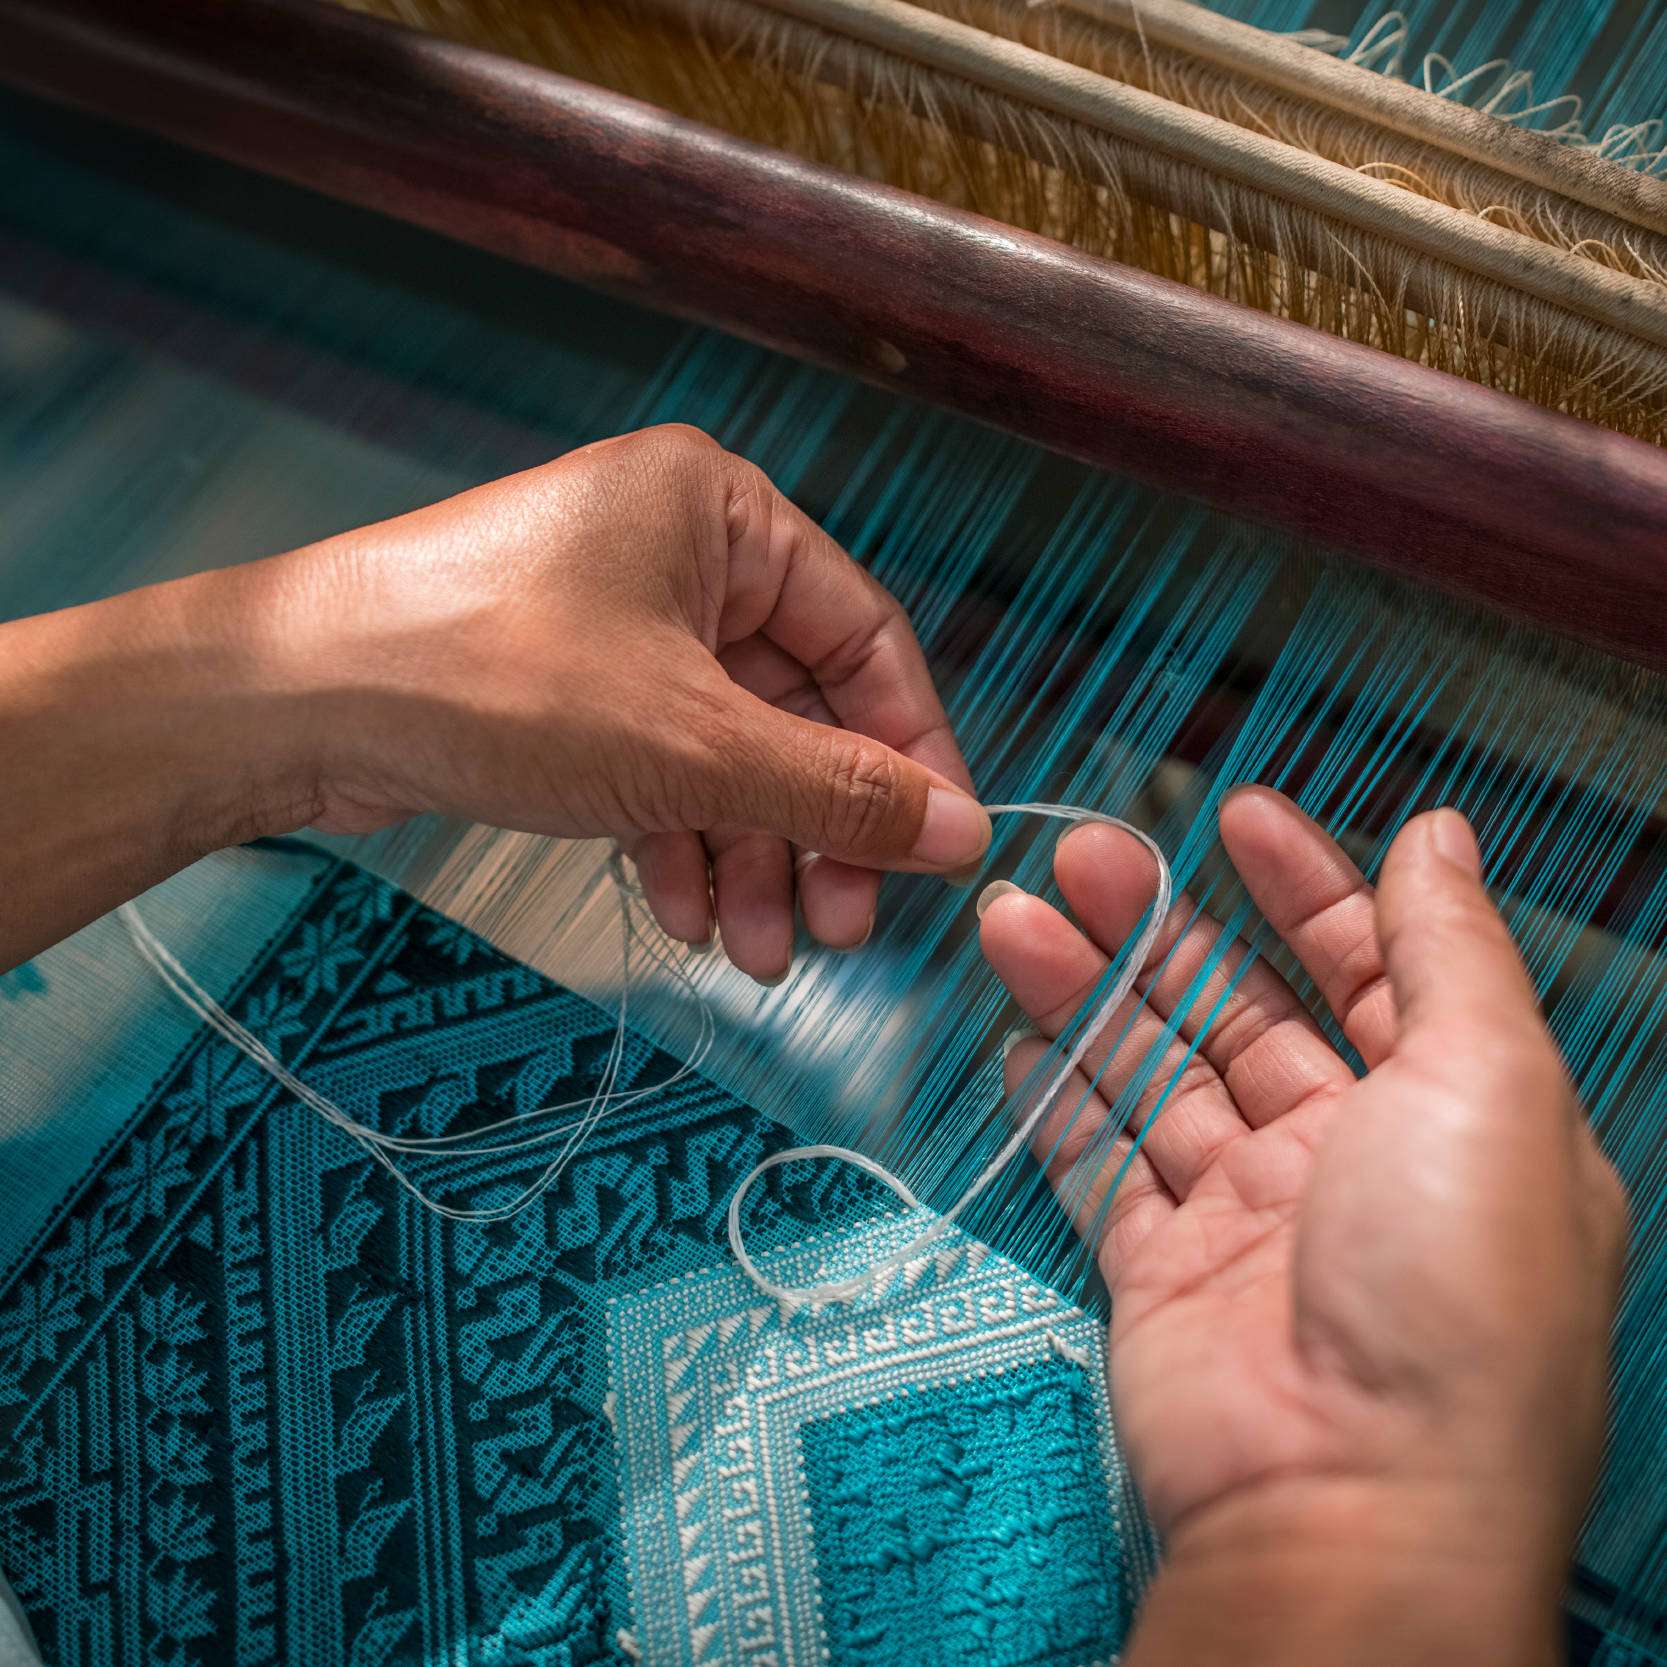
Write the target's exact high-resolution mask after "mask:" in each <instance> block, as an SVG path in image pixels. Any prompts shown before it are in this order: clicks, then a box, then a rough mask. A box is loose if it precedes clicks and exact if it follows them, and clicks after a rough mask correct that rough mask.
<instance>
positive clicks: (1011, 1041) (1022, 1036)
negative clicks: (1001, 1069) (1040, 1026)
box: [1001, 1030, 1036, 1059]
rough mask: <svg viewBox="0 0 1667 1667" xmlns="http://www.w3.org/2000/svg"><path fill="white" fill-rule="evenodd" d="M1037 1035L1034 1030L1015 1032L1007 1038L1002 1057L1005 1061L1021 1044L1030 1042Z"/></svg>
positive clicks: (1003, 1045)
mask: <svg viewBox="0 0 1667 1667" xmlns="http://www.w3.org/2000/svg"><path fill="white" fill-rule="evenodd" d="M1035 1034H1036V1032H1035V1031H1034V1030H1015V1031H1014V1032H1013V1033H1012V1034H1011V1035H1010V1036H1008V1037H1006V1038H1005V1039H1004V1040H1003V1042H1002V1044H1001V1057H1002V1058H1003V1059H1005V1058H1006V1057H1007V1056H1008V1054H1010V1053H1011V1052H1012V1051H1013V1050H1014V1049H1015V1048H1016V1047H1017V1046H1018V1045H1019V1044H1020V1043H1021V1042H1028V1041H1029V1040H1030V1039H1031V1037H1033V1036H1034V1035H1035Z"/></svg>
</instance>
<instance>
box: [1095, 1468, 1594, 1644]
mask: <svg viewBox="0 0 1667 1667" xmlns="http://www.w3.org/2000/svg"><path fill="white" fill-rule="evenodd" d="M1507 1515H1508V1513H1507V1512H1506V1511H1505V1510H1504V1509H1502V1508H1501V1507H1498V1506H1496V1505H1495V1504H1494V1503H1493V1502H1491V1501H1489V1500H1487V1499H1485V1498H1474V1499H1467V1498H1461V1497H1460V1496H1459V1495H1458V1494H1457V1493H1456V1492H1455V1491H1454V1490H1451V1489H1449V1488H1447V1487H1445V1486H1443V1485H1441V1484H1437V1483H1428V1484H1426V1483H1424V1482H1422V1481H1420V1480H1412V1479H1409V1480H1405V1481H1401V1480H1396V1481H1388V1480H1380V1479H1370V1480H1355V1479H1340V1478H1339V1479H1332V1478H1325V1479H1320V1478H1301V1479H1292V1480H1290V1481H1282V1482H1274V1483H1269V1484H1265V1485H1262V1486H1259V1487H1257V1488H1255V1489H1247V1490H1246V1491H1245V1492H1244V1493H1242V1494H1239V1495H1235V1496H1232V1497H1230V1498H1228V1499H1224V1500H1222V1501H1220V1502H1218V1503H1216V1504H1214V1505H1212V1506H1209V1507H1206V1508H1204V1509H1202V1510H1200V1511H1199V1512H1197V1513H1195V1514H1194V1515H1192V1516H1190V1517H1188V1518H1186V1519H1185V1520H1184V1521H1183V1522H1182V1523H1181V1524H1180V1525H1178V1527H1177V1529H1176V1531H1175V1533H1174V1534H1173V1535H1172V1536H1171V1538H1170V1540H1169V1542H1168V1543H1167V1545H1166V1547H1165V1559H1164V1563H1163V1566H1162V1568H1161V1570H1160V1572H1159V1575H1158V1578H1157V1580H1156V1582H1155V1583H1154V1584H1153V1587H1152V1589H1151V1591H1150V1593H1149V1594H1148V1596H1147V1600H1146V1602H1145V1604H1144V1606H1143V1608H1142V1611H1141V1616H1140V1621H1139V1624H1138V1627H1137V1629H1136V1633H1135V1637H1134V1640H1133V1643H1132V1645H1131V1647H1130V1650H1129V1652H1128V1654H1127V1656H1126V1658H1125V1660H1126V1662H1127V1663H1128V1667H1167V1664H1169V1663H1171V1662H1175V1663H1180V1662H1183V1661H1184V1662H1186V1663H1188V1664H1189V1667H1212V1664H1214V1663H1217V1662H1221V1663H1226V1662H1229V1661H1231V1662H1233V1663H1234V1664H1235V1667H1256V1664H1258V1663H1262V1662H1268V1663H1273V1662H1279V1663H1289V1662H1294V1661H1301V1662H1305V1663H1306V1662H1315V1663H1322V1662H1329V1661H1335V1662H1348V1663H1349V1664H1350V1667H1376V1664H1377V1663H1379V1662H1382V1663H1383V1664H1384V1667H1389V1664H1391V1663H1393V1664H1395V1667H1400V1664H1401V1663H1405V1662H1407V1661H1421V1662H1430V1663H1445V1662H1453V1663H1459V1662H1463V1663H1465V1664H1466V1667H1486V1664H1489V1663H1496V1662H1497V1663H1499V1664H1500V1667H1505V1664H1506V1663H1509V1664H1510V1667H1542V1664H1544V1667H1552V1664H1554V1663H1556V1662H1558V1661H1560V1660H1561V1629H1560V1620H1559V1596H1560V1593H1561V1588H1562V1582H1563V1576H1564V1573H1565V1571H1564V1569H1563V1567H1562V1566H1561V1563H1560V1560H1559V1559H1560V1552H1558V1551H1553V1550H1548V1548H1546V1547H1544V1546H1541V1545H1538V1544H1533V1543H1524V1542H1523V1537H1522V1535H1521V1534H1520V1533H1519V1532H1518V1530H1517V1525H1516V1524H1514V1523H1513V1522H1511V1521H1509V1520H1506V1518H1507Z"/></svg>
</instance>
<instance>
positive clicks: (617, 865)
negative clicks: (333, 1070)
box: [116, 852, 717, 1223]
mask: <svg viewBox="0 0 1667 1667" xmlns="http://www.w3.org/2000/svg"><path fill="white" fill-rule="evenodd" d="M609 873H610V875H611V876H612V878H613V882H614V888H615V892H616V895H617V897H618V901H619V919H620V944H621V965H622V970H623V975H622V977H621V980H620V994H619V1012H618V1015H617V1018H616V1020H615V1024H614V1034H613V1041H612V1044H611V1045H610V1047H609V1049H608V1056H607V1059H606V1060H605V1062H604V1064H603V1067H602V1075H601V1077H600V1078H599V1079H598V1081H597V1084H596V1087H595V1089H594V1090H593V1091H592V1092H591V1094H590V1095H589V1097H588V1098H583V1099H579V1098H576V1099H571V1100H561V1101H557V1102H555V1103H553V1104H551V1105H547V1106H539V1107H538V1108H537V1109H536V1110H534V1111H523V1112H516V1113H514V1114H512V1115H511V1116H509V1117H504V1118H500V1119H499V1120H498V1121H496V1122H493V1123H487V1124H484V1125H483V1126H481V1127H480V1128H475V1129H464V1130H460V1131H459V1132H457V1133H455V1134H443V1135H430V1136H422V1137H418V1136H400V1135H391V1134H386V1133H384V1132H383V1131H382V1130H380V1129H373V1128H371V1127H370V1126H369V1125H368V1124H365V1123H361V1122H359V1121H358V1120H357V1119H356V1118H354V1117H352V1116H350V1115H349V1114H348V1113H347V1112H345V1111H343V1110H342V1108H341V1107H340V1106H338V1105H337V1104H336V1103H335V1102H334V1101H333V1100H331V1099H329V1098H327V1097H326V1096H325V1095H323V1094H320V1093H319V1092H318V1091H317V1090H316V1089H314V1088H310V1087H309V1086H308V1085H307V1084H306V1083H304V1082H303V1081H302V1080H301V1079H300V1078H299V1077H298V1076H296V1075H295V1074H294V1072H292V1071H291V1070H290V1069H289V1068H288V1067H287V1066H286V1065H285V1064H284V1063H283V1061H282V1060H280V1059H279V1058H278V1056H277V1055H276V1054H274V1053H273V1052H272V1050H271V1049H270V1048H268V1047H267V1045H266V1044H265V1043H264V1042H263V1041H261V1039H260V1038H259V1037H258V1036H256V1035H254V1034H253V1032H251V1031H249V1030H246V1029H245V1028H244V1027H243V1026H242V1025H241V1024H239V1023H238V1022H237V1020H236V1019H234V1018H233V1017H232V1016H231V1014H229V1013H228V1012H227V1011H226V1010H225V1009H224V1008H223V1007H221V1006H220V1004H219V1003H218V1002H217V1001H215V999H214V998H213V997H212V996H211V995H210V994H209V993H208V991H207V990H205V989H204V988H203V987H202V985H201V984H199V983H198V982H197V981H196V979H194V978H193V977H192V976H191V974H190V973H189V972H188V971H186V969H185V967H184V966H183V965H182V964H181V962H180V960H179V958H178V957H177V956H176V955H175V954H174V953H173V951H172V950H170V949H169V948H168V946H167V945H166V944H164V943H163V942H162V941H161V940H160V939H159V938H158V937H157V936H156V934H155V933H154V932H153V931H151V929H150V927H149V926H148V925H147V924H146V922H145V920H144V917H143V916H142V915H141V914H140V913H139V911H138V909H137V908H136V907H135V906H134V905H133V904H132V903H124V904H123V905H122V906H121V907H120V908H119V909H118V910H117V911H116V914H117V916H118V918H119V919H120V920H121V922H122V924H123V925H124V926H125V927H126V928H127V931H128V934H129V936H131V938H132V939H133V942H134V945H135V947H136V948H137V949H138V951H139V953H140V954H141V955H142V956H143V957H144V958H145V960H146V961H148V962H149V963H150V965H151V966H152V968H154V969H155V971H156V973H157V974H158V976H159V977H160V978H161V979H162V981H163V983H164V984H166V985H167V986H168V988H169V989H170V990H171V991H172V992H173V993H174V995H176V996H177V997H178V998H179V999H180V1000H181V1001H182V1002H183V1003H184V1004H185V1005H186V1006H187V1007H189V1008H190V1009H191V1011H192V1012H194V1013H196V1014H197V1015H198V1017H199V1018H201V1019H202V1020H203V1021H204V1022H205V1023H206V1024H208V1025H209V1026H210V1027H211V1028H212V1029H214V1030H215V1031H217V1032H218V1033H219V1034H220V1035H221V1036H223V1037H225V1039H226V1040H227V1041H228V1042H230V1043H231V1044H232V1046H233V1047H235V1048H236V1049H237V1050H238V1051H239V1052H240V1053H242V1054H244V1055H245V1056H246V1057H247V1058H249V1059H251V1060H253V1061H254V1063H255V1064H256V1065H258V1066H260V1068H261V1069H262V1070H263V1071H265V1072H266V1073H267V1075H268V1076H270V1077H272V1078H273V1079H274V1080H275V1081H276V1082H278V1083H280V1084H281V1085H282V1086H283V1087H284V1088H286V1089H288V1090H289V1092H290V1093H291V1094H293V1095H294V1096H295V1097H296V1099H298V1100H300V1101H301V1102H302V1104H303V1105H306V1106H308V1107H310V1108H311V1109H312V1110H313V1111H315V1112H317V1113H318V1115H319V1116H320V1117H322V1118H323V1119H324V1120H325V1121H326V1122H327V1123H330V1124H333V1125H334V1126H335V1127H336V1128H338V1129H340V1130H341V1131H342V1133H344V1134H345V1135H347V1136H348V1137H349V1138H350V1139H352V1140H355V1141H357V1142H358V1143H359V1145H360V1146H362V1147H363V1148H364V1149H365V1151H366V1152H367V1153H369V1155H370V1156H371V1157H373V1158H374V1159H375V1160H376V1161H377V1162H378V1163H379V1164H381V1165H382V1167H383V1168H384V1169H385V1170H387V1172H388V1173H389V1174H390V1175H391V1176H392V1177H393V1178H394V1180H396V1181H397V1182H398V1183H399V1184H400V1185H401V1186H402V1187H404V1188H405V1190H406V1191H407V1192H408V1193H410V1194H411V1196H412V1197H413V1198H415V1199H416V1200H417V1202H418V1203H419V1204H421V1205H423V1206H424V1207H425V1208H427V1209H430V1210H432V1211H433V1212H434V1213H435V1214H436V1215H439V1216H444V1217H445V1218H446V1219H447V1220H449V1221H468V1222H475V1223H487V1222H493V1221H502V1220H504V1219H505V1218H506V1217H508V1216H512V1215H514V1214H515V1213H516V1212H517V1211H518V1210H522V1209H524V1208H525V1207H526V1206H527V1205H528V1204H530V1203H532V1202H533V1200H534V1199H536V1198H538V1197H539V1196H540V1195H541V1194H543V1193H545V1192H547V1191H548V1190H549V1189H550V1188H551V1187H552V1186H554V1185H555V1183H556V1182H557V1181H558V1180H559V1179H560V1178H561V1174H562V1171H563V1170H565V1169H566V1167H567V1165H568V1164H569V1163H570V1162H572V1160H573V1157H574V1155H575V1154H576V1153H577V1152H578V1150H579V1148H580V1146H581V1145H583V1143H584V1140H585V1137H586V1136H587V1135H588V1134H589V1133H590V1132H591V1130H592V1129H594V1128H595V1127H596V1125H597V1124H598V1123H599V1122H601V1120H602V1119H603V1118H604V1117H605V1116H607V1115H608V1114H609V1113H610V1112H614V1111H619V1110H621V1109H623V1108H624V1107H626V1106H628V1105H632V1104H634V1103H635V1102H637V1101H638V1100H641V1099H644V1098H646V1097H647V1096H648V1095H650V1094H658V1093H659V1092H661V1091H662V1090H663V1089H666V1088H670V1087H671V1086H672V1085H673V1084H674V1083H677V1082H680V1081H682V1079H683V1078H684V1077H687V1076H689V1075H691V1074H692V1073H694V1072H695V1071H697V1070H698V1069H699V1068H700V1065H701V1063H702V1062H703V1061H704V1060H705V1058H706V1055H707V1053H708V1052H709V1051H710V1050H711V1047H712V1042H713V1038H714V1036H715V1035H716V1029H717V1027H716V1023H715V1021H714V1019H713V1016H712V1008H711V1004H710V1003H709V1002H708V1001H707V1000H706V998H705V997H704V996H703V995H702V994H701V993H700V991H699V989H697V988H696V986H695V982H694V980H693V978H692V977H691V976H690V975H689V973H688V971H687V970H686V969H685V968H684V967H683V966H681V965H680V964H679V963H678V962H677V961H676V960H674V959H673V958H672V957H671V956H670V955H669V954H667V953H666V952H665V951H664V950H662V949H661V948H660V947H659V946H657V945H656V944H655V943H654V942H653V941H652V940H651V939H650V938H648V937H644V936H639V935H638V933H637V931H636V928H635V925H634V922H633V919H632V908H633V905H634V904H635V903H636V902H637V901H638V900H639V899H640V897H641V893H640V892H639V891H638V890H637V889H636V888H635V887H633V886H632V885H631V883H630V882H629V881H628V880H627V879H626V877H625V871H624V866H623V864H622V862H621V860H620V858H619V855H618V853H617V852H616V853H615V855H614V856H613V857H612V859H611V860H610V862H609ZM633 945H640V946H641V947H642V949H643V950H644V951H645V952H646V953H647V954H648V955H649V956H650V957H651V958H652V959H653V960H654V961H656V962H658V963H659V964H660V965H661V966H663V967H665V968H667V969H668V970H669V971H670V972H671V973H672V975H673V976H674V977H675V978H676V979H678V981H679V982H680V983H681V984H682V985H683V987H684V988H685V989H686V990H687V991H688V993H689V995H690V996H691V998H692V999H693V1000H694V1002H695V1005H696V1008H697V1010H698V1011H699V1014H700V1021H699V1030H698V1033H697V1036H696V1041H695V1046H694V1049H693V1050H692V1052H691V1053H690V1056H689V1058H688V1059H687V1060H686V1061H685V1062H684V1063H683V1064H681V1065H679V1066H678V1068H677V1069H676V1070H675V1071H674V1072H672V1074H671V1075H670V1076H667V1077H662V1078H661V1079H660V1080H659V1081H658V1082H653V1083H649V1084H647V1085H646V1086H644V1087H642V1088H636V1089H631V1090H629V1091H627V1092H623V1093H622V1092H618V1091H617V1090H616V1088H615V1085H616V1083H617V1082H618V1081H619V1074H620V1071H621V1070H622V1069H623V1067H624V1063H625V1052H626V1046H627V1042H628V1039H629V1038H628V1032H627V1030H626V1010H627V1005H628V1002H629V997H630V989H631V950H632V947H633ZM581 1108H582V1109H581ZM574 1110H578V1111H579V1115H578V1116H577V1117H576V1118H574V1119H573V1120H572V1121H571V1122H567V1123H562V1124H559V1125H558V1126H557V1127H555V1128H553V1129H540V1130H538V1131H537V1132H536V1133H533V1134H528V1135H525V1136H523V1137H522V1138H521V1139H517V1140H499V1141H487V1142H486V1143H485V1144H484V1145H481V1144H463V1143H464V1142H479V1141H480V1140H481V1139H482V1137H483V1136H487V1135H492V1134H495V1133H497V1132H499V1131H501V1130H505V1129H513V1130H522V1129H525V1128H527V1127H528V1126H529V1125H530V1124H532V1123H534V1122H535V1121H537V1120H539V1119H543V1118H548V1117H553V1116H555V1115H557V1114H559V1113H561V1112H570V1111H574ZM564 1135H565V1136H566V1137H567V1139H566V1142H565V1144H564V1145H563V1146H562V1148H561V1150H560V1151H559V1152H557V1154H556V1155H555V1157H554V1158H553V1159H552V1160H551V1161H550V1163H549V1164H548V1165H546V1167H545V1168H544V1169H543V1170H542V1171H541V1172H540V1174H539V1175H538V1176H537V1177H536V1178H535V1179H534V1180H532V1181H531V1182H529V1183H528V1184H527V1186H525V1187H524V1188H522V1190H521V1191H520V1192H519V1193H517V1194H516V1195H515V1197H514V1198H512V1199H510V1200H509V1202H508V1203H505V1204H499V1205H494V1206H492V1207H490V1208H483V1209H478V1210H461V1209H457V1208H454V1207H453V1206H452V1205H449V1204H443V1203H441V1202H440V1200H439V1199H437V1198H434V1197H431V1196H430V1195H429V1194H428V1193H426V1192H424V1191H423V1189H422V1188H421V1187H420V1186H418V1185H417V1183H416V1182H415V1181H413V1180H412V1179H411V1178H410V1177H409V1176H408V1175H406V1174H405V1173H404V1171H403V1170H401V1169H400V1168H399V1166H398V1165H397V1164H396V1163H395V1162H394V1160H393V1156H392V1154H395V1153H409V1154H413V1155H416V1156H422V1155H424V1154H434V1155H444V1156H447V1157H454V1158H469V1157H495V1156H498V1155H500V1154H502V1153H505V1152H518V1151H524V1150H526V1149H528V1148H531V1147H539V1146H546V1145H550V1144H552V1143H553V1142H555V1141H557V1140H560V1139H561V1138H562V1136H564Z"/></svg>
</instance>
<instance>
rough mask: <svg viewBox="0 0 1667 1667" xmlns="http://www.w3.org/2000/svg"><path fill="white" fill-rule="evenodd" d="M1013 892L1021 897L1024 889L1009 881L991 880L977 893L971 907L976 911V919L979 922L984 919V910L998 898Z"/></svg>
mask: <svg viewBox="0 0 1667 1667" xmlns="http://www.w3.org/2000/svg"><path fill="white" fill-rule="evenodd" d="M1015 891H1016V892H1018V894H1019V895H1020V896H1021V897H1023V896H1024V895H1025V889H1024V887H1023V886H1016V885H1014V884H1013V882H1012V881H1011V880H992V881H991V882H990V883H989V884H988V885H987V886H986V887H985V888H984V889H983V890H982V891H981V892H979V894H978V901H977V902H976V903H975V904H974V905H973V907H974V908H975V909H977V910H978V918H979V919H980V920H982V919H983V918H984V912H985V910H987V909H988V908H989V906H990V905H991V904H992V903H993V902H995V900H996V899H997V898H998V897H1006V896H1007V895H1008V893H1009V892H1015Z"/></svg>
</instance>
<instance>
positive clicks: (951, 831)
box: [703, 688, 990, 872]
mask: <svg viewBox="0 0 1667 1667" xmlns="http://www.w3.org/2000/svg"><path fill="white" fill-rule="evenodd" d="M729 704H730V708H731V714H732V721H731V722H730V723H727V724H725V725H724V726H723V728H724V729H725V730H727V731H728V736H729V741H730V744H729V745H727V746H721V747H719V748H717V749H714V751H713V752H712V753H711V754H710V755H709V764H708V768H707V771H706V775H707V782H706V786H705V791H704V792H703V797H704V798H706V799H708V800H709V803H710V816H711V820H712V821H714V822H728V823H735V824H737V825H739V826H741V827H745V828H755V829H759V830H761V831H763V832H766V833H773V834H779V835H781V836H782V837H783V838H784V839H789V840H791V841H792V842H793V843H794V844H795V845H801V846H804V847H805V848H806V849H807V850H812V851H816V852H819V853H820V854H821V855H823V856H828V857H837V858H839V859H840V860H841V861H842V862H848V863H856V864H858V865H859V866H861V867H864V868H897V869H906V870H912V871H916V872H945V871H952V870H955V869H958V868H964V867H966V866H967V865H968V864H969V863H973V862H976V861H977V860H978V858H979V857H981V856H982V855H983V854H984V851H985V848H986V847H987V846H988V845H989V843H990V818H989V817H988V816H987V815H985V813H984V809H983V807H982V806H981V805H980V804H979V803H978V801H977V800H976V799H974V798H973V797H972V796H971V795H970V794H969V793H967V792H966V791H965V790H964V789H962V788H959V787H957V786H955V785H954V783H952V782H950V781H948V780H946V779H945V778H944V777H943V776H940V775H939V774H938V773H937V772H936V771H935V770H928V769H927V768H926V766H925V765H923V764H917V763H915V762H914V760H913V759H910V758H907V757H905V756H904V755H903V754H902V753H900V752H896V751H894V750H893V749H892V748H890V747H888V746H885V745H884V744H883V743H881V742H879V741H876V740H874V739H872V737H870V736H867V735H861V734H858V733H857V732H856V731H855V730H850V729H839V728H837V727H835V726H834V725H832V724H823V723H814V722H812V721H811V720H810V719H808V718H800V717H795V716H794V715H793V714H792V713H790V712H784V711H782V710H781V709H780V708H779V707H775V706H772V705H770V704H769V702H767V701H763V700H759V699H758V698H757V697H756V696H754V695H751V694H748V693H747V692H746V691H745V690H743V689H739V688H736V689H734V691H733V694H732V695H731V696H730V701H729Z"/></svg>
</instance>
